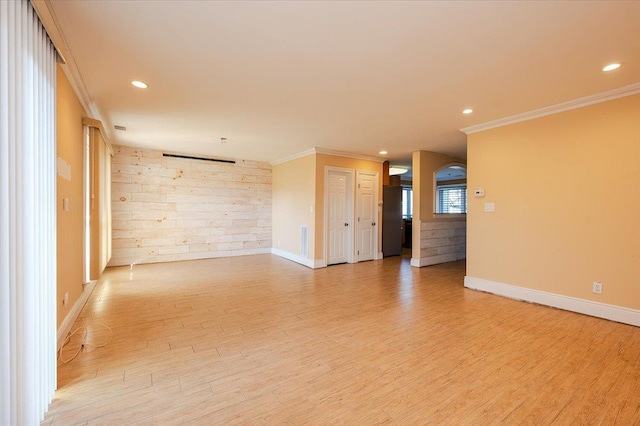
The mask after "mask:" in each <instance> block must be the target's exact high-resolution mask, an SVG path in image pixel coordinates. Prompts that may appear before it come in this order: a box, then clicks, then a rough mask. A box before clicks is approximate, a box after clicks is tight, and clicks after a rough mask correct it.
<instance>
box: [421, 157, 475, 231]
mask: <svg viewBox="0 0 640 426" xmlns="http://www.w3.org/2000/svg"><path fill="white" fill-rule="evenodd" d="M448 164H467V162H466V161H465V160H463V159H461V158H457V157H452V156H450V155H444V154H438V153H435V152H429V151H416V152H414V153H413V164H412V167H413V205H414V212H413V218H414V219H420V220H434V219H435V218H434V213H435V201H434V184H435V173H436V172H437V171H438V170H440V169H441V168H442V167H443V166H445V165H448ZM418 189H419V190H418ZM416 209H417V210H416Z"/></svg>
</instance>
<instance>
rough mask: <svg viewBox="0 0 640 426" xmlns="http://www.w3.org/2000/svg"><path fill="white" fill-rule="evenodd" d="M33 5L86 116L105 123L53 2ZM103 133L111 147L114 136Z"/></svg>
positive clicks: (45, 0) (35, 0)
mask: <svg viewBox="0 0 640 426" xmlns="http://www.w3.org/2000/svg"><path fill="white" fill-rule="evenodd" d="M31 4H32V5H33V8H34V9H35V11H36V13H37V14H38V17H39V18H40V22H42V25H43V26H44V29H45V30H46V31H47V34H48V35H49V38H50V39H51V42H52V43H53V45H54V46H55V48H56V50H57V51H58V55H59V56H60V57H61V59H62V62H63V63H61V64H60V67H61V68H62V71H63V72H64V74H65V75H66V76H67V80H69V84H71V88H72V89H73V92H74V93H75V94H76V96H77V97H78V101H80V105H82V108H83V109H84V112H85V114H86V115H87V116H89V118H92V119H95V120H99V121H101V122H103V123H104V120H103V119H102V115H101V114H100V111H99V110H98V107H97V106H96V104H95V103H94V102H93V101H92V100H91V96H90V95H89V91H88V90H87V86H86V85H85V84H84V80H83V79H82V75H81V74H80V70H79V69H78V65H77V64H76V61H75V59H74V58H73V55H72V54H71V50H70V49H69V44H68V43H67V39H66V38H65V36H64V33H63V32H62V28H61V26H60V22H59V21H58V18H57V16H56V14H55V11H54V10H53V4H52V3H51V0H31ZM101 132H102V133H103V138H104V139H105V142H107V144H108V145H111V142H110V141H111V140H112V139H113V134H112V132H111V131H110V129H107V128H104V127H102V126H101Z"/></svg>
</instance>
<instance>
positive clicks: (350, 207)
mask: <svg viewBox="0 0 640 426" xmlns="http://www.w3.org/2000/svg"><path fill="white" fill-rule="evenodd" d="M329 172H340V173H346V174H347V175H348V179H347V185H346V188H347V212H348V213H347V217H349V218H350V221H349V227H350V228H351V229H350V230H349V232H348V235H349V238H348V241H347V248H346V249H347V262H348V263H355V262H357V259H356V257H355V255H354V253H355V243H354V241H355V228H356V227H355V220H354V217H355V185H356V179H355V170H354V169H345V168H342V167H333V166H325V167H324V220H323V223H324V232H323V234H324V236H323V244H324V250H323V252H324V261H323V263H324V265H325V266H327V265H328V263H329V184H328V183H329Z"/></svg>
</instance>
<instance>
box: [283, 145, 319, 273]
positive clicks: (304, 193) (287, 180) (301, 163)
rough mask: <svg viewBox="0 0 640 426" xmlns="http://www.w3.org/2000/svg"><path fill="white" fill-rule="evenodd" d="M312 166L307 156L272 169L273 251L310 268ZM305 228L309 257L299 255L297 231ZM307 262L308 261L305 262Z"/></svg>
mask: <svg viewBox="0 0 640 426" xmlns="http://www.w3.org/2000/svg"><path fill="white" fill-rule="evenodd" d="M315 163H316V156H315V155H314V154H310V155H307V156H304V157H301V158H296V159H294V160H291V161H287V162H286V163H281V164H277V165H275V166H273V248H274V252H275V253H276V254H280V255H282V256H286V257H288V258H291V259H292V260H296V261H298V262H300V263H303V264H307V263H309V265H308V266H312V261H313V259H314V257H315V252H314V248H315V239H314V237H315V212H316V205H315V203H316V200H315V182H316V174H315V170H316V167H315ZM303 225H306V226H308V229H309V233H308V255H307V257H306V258H303V256H302V255H301V253H300V251H301V250H300V227H301V226H303ZM305 259H308V260H305Z"/></svg>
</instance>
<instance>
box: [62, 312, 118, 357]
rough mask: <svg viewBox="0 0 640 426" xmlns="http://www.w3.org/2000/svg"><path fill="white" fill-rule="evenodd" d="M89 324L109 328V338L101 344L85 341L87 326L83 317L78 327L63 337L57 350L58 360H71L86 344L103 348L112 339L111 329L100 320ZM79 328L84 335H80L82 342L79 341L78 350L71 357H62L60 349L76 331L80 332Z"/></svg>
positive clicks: (87, 332)
mask: <svg viewBox="0 0 640 426" xmlns="http://www.w3.org/2000/svg"><path fill="white" fill-rule="evenodd" d="M91 325H92V326H93V325H97V326H100V327H104V328H106V329H107V330H109V338H108V339H107V341H106V342H105V343H102V344H99V345H94V344H93V343H88V342H87V337H88V336H89V327H88V326H87V324H86V322H85V320H84V319H83V320H82V325H81V326H80V327H78V328H76V329H75V330H73V331H71V332H69V334H67V338H66V339H64V342H63V343H62V346H61V347H60V351H59V352H58V358H59V359H60V361H61V362H62V363H63V364H67V363H69V362H71V361H73V360H74V359H75V358H76V357H77V356H78V354H80V352H82V349H84V348H85V347H87V346H90V347H92V348H103V347H105V346H107V345H108V344H109V343H110V342H111V339H113V330H112V329H111V328H110V327H109V326H108V325H106V324H102V323H100V322H97V323H93V324H91ZM81 330H83V331H84V335H83V336H82V342H81V343H80V347H78V350H77V351H76V352H75V353H74V354H73V355H72V356H71V358H67V359H64V357H63V356H62V350H63V349H64V347H65V345H66V344H67V343H69V341H70V340H71V337H73V336H74V335H75V334H76V333H78V332H80V331H81Z"/></svg>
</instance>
